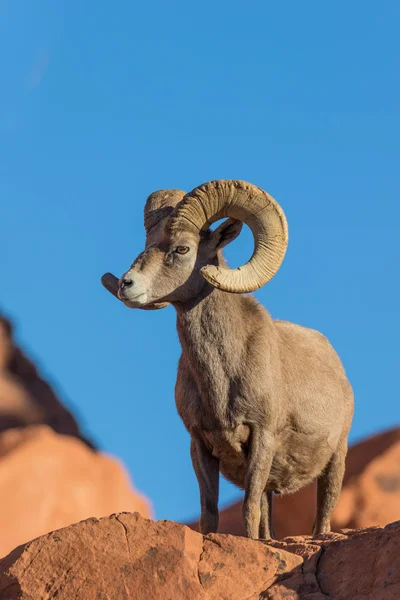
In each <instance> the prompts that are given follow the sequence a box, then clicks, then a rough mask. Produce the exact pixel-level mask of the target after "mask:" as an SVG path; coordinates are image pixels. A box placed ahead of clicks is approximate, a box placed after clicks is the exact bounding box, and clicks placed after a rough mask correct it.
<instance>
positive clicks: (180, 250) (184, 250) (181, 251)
mask: <svg viewBox="0 0 400 600" xmlns="http://www.w3.org/2000/svg"><path fill="white" fill-rule="evenodd" d="M189 250H190V248H188V247H187V246H177V247H176V248H175V252H177V253H178V254H187V253H188V252H189Z"/></svg>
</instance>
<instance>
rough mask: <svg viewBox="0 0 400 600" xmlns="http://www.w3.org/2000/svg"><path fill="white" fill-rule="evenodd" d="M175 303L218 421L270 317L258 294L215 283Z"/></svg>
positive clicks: (186, 348)
mask: <svg viewBox="0 0 400 600" xmlns="http://www.w3.org/2000/svg"><path fill="white" fill-rule="evenodd" d="M176 309H177V312H178V318H177V328H178V334H179V339H180V342H181V345H182V352H183V356H184V360H185V364H186V365H187V368H189V370H190V372H191V375H192V377H193V379H194V380H195V381H196V384H197V388H198V391H199V393H200V396H201V401H202V403H203V404H205V405H206V406H207V407H208V408H209V411H210V412H211V413H212V414H214V415H215V418H216V419H217V421H218V422H221V421H222V422H224V421H226V419H228V415H230V414H231V411H228V410H227V408H228V405H229V402H231V401H232V397H233V396H234V395H235V389H234V388H235V386H240V385H241V378H242V374H243V371H244V370H245V369H246V366H247V365H248V362H249V359H250V355H251V347H250V346H251V341H252V338H253V337H254V329H255V328H256V329H257V328H258V329H260V327H261V328H263V325H264V324H265V325H266V326H268V325H269V324H270V322H271V319H270V317H269V315H268V313H267V312H266V311H265V310H264V309H263V308H262V307H261V306H260V305H259V304H258V303H257V302H256V300H255V299H254V298H252V297H249V296H241V295H237V294H229V293H225V292H221V291H219V290H216V289H213V291H211V292H210V293H208V294H205V297H203V298H201V299H198V300H197V301H196V302H195V303H191V304H187V305H180V306H176ZM226 424H227V425H229V423H226Z"/></svg>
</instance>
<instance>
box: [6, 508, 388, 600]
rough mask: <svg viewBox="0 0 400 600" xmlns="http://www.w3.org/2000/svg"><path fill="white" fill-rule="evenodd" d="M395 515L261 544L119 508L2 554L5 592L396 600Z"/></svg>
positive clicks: (37, 596) (68, 596)
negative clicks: (315, 536) (368, 525)
mask: <svg viewBox="0 0 400 600" xmlns="http://www.w3.org/2000/svg"><path fill="white" fill-rule="evenodd" d="M399 544H400V523H394V524H393V525H392V526H389V527H386V528H385V529H378V528H375V529H369V530H368V529H367V530H361V531H346V532H343V533H341V534H330V535H325V536H323V537H322V538H321V540H312V539H311V538H308V537H306V538H289V539H287V540H285V541H283V542H275V543H273V544H266V543H263V542H258V541H253V540H249V539H246V538H240V537H236V536H230V535H221V534H218V535H208V536H202V535H200V534H199V533H196V532H194V531H193V530H191V529H189V528H188V527H186V526H184V525H179V524H177V523H172V522H168V521H163V522H155V521H150V520H147V519H143V518H141V517H140V516H139V515H138V514H128V513H121V514H117V515H112V516H111V517H108V518H104V519H100V520H97V519H88V520H86V521H83V522H81V523H77V524H75V525H72V526H70V527H67V528H65V529H61V530H59V531H56V532H53V533H50V534H47V535H45V536H43V537H40V538H38V539H36V540H34V541H32V542H29V543H28V544H25V545H24V546H21V547H19V548H17V549H15V550H14V551H13V552H11V553H10V554H9V555H8V556H7V557H6V558H4V559H3V560H1V561H0V598H4V599H7V600H17V599H18V600H42V599H52V598H57V600H83V599H84V600H107V599H108V600H111V599H112V600H128V599H130V598H132V599H133V598H134V599H135V600H142V599H143V600H150V599H151V600H189V599H190V600H261V599H264V600H265V599H271V600H280V599H283V598H285V599H286V600H290V599H293V600H294V599H303V600H324V599H325V600H326V598H330V599H331V600H339V599H340V600H365V599H366V598H371V599H372V598H373V599H374V600H398V598H399V597H400V555H399V552H398V547H399Z"/></svg>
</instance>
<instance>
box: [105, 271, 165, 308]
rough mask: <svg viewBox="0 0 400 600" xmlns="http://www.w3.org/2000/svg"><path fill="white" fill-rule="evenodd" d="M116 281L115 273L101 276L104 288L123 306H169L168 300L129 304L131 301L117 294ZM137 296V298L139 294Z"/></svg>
mask: <svg viewBox="0 0 400 600" xmlns="http://www.w3.org/2000/svg"><path fill="white" fill-rule="evenodd" d="M118 281H119V279H118V277H115V275H113V274H112V273H105V274H104V275H103V277H102V278H101V283H102V284H103V286H104V287H105V288H106V290H107V291H108V292H110V294H112V295H113V296H114V297H115V298H117V300H119V301H120V302H123V304H125V306H127V307H128V308H140V309H142V310H160V309H161V308H166V307H167V306H169V302H152V303H150V304H141V305H139V306H138V305H136V303H135V305H134V306H131V305H130V302H132V301H130V300H128V299H125V298H124V299H122V298H120V297H119V296H118V289H119V286H118ZM137 297H138V298H139V296H137Z"/></svg>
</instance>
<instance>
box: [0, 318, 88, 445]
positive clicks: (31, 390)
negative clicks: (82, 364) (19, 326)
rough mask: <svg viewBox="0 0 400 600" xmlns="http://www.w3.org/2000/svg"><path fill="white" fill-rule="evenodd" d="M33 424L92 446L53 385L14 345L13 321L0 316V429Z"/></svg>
mask: <svg viewBox="0 0 400 600" xmlns="http://www.w3.org/2000/svg"><path fill="white" fill-rule="evenodd" d="M33 424H45V425H48V426H49V427H51V428H52V429H54V431H56V432H57V433H62V434H65V435H71V436H74V437H77V438H79V439H82V440H83V441H84V442H85V443H86V444H88V445H89V446H92V444H91V442H90V441H88V440H87V439H86V438H85V437H84V435H83V434H82V432H81V431H80V429H79V427H78V424H77V422H76V421H75V419H74V417H73V416H72V414H71V413H70V412H69V411H68V410H67V409H66V408H65V406H63V405H62V403H61V402H60V401H59V399H58V398H57V395H56V394H55V392H54V390H53V389H52V387H51V386H50V385H49V384H48V383H47V381H45V380H44V379H42V377H41V376H40V375H39V373H38V371H37V369H36V367H35V365H34V364H33V363H32V361H31V360H30V359H29V358H27V356H25V354H24V353H23V352H22V350H21V349H20V348H18V346H17V345H16V344H15V342H14V338H13V328H12V325H11V323H10V321H8V320H7V319H6V318H5V317H2V316H0V432H1V431H5V430H7V429H10V428H13V427H25V426H27V425H33Z"/></svg>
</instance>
